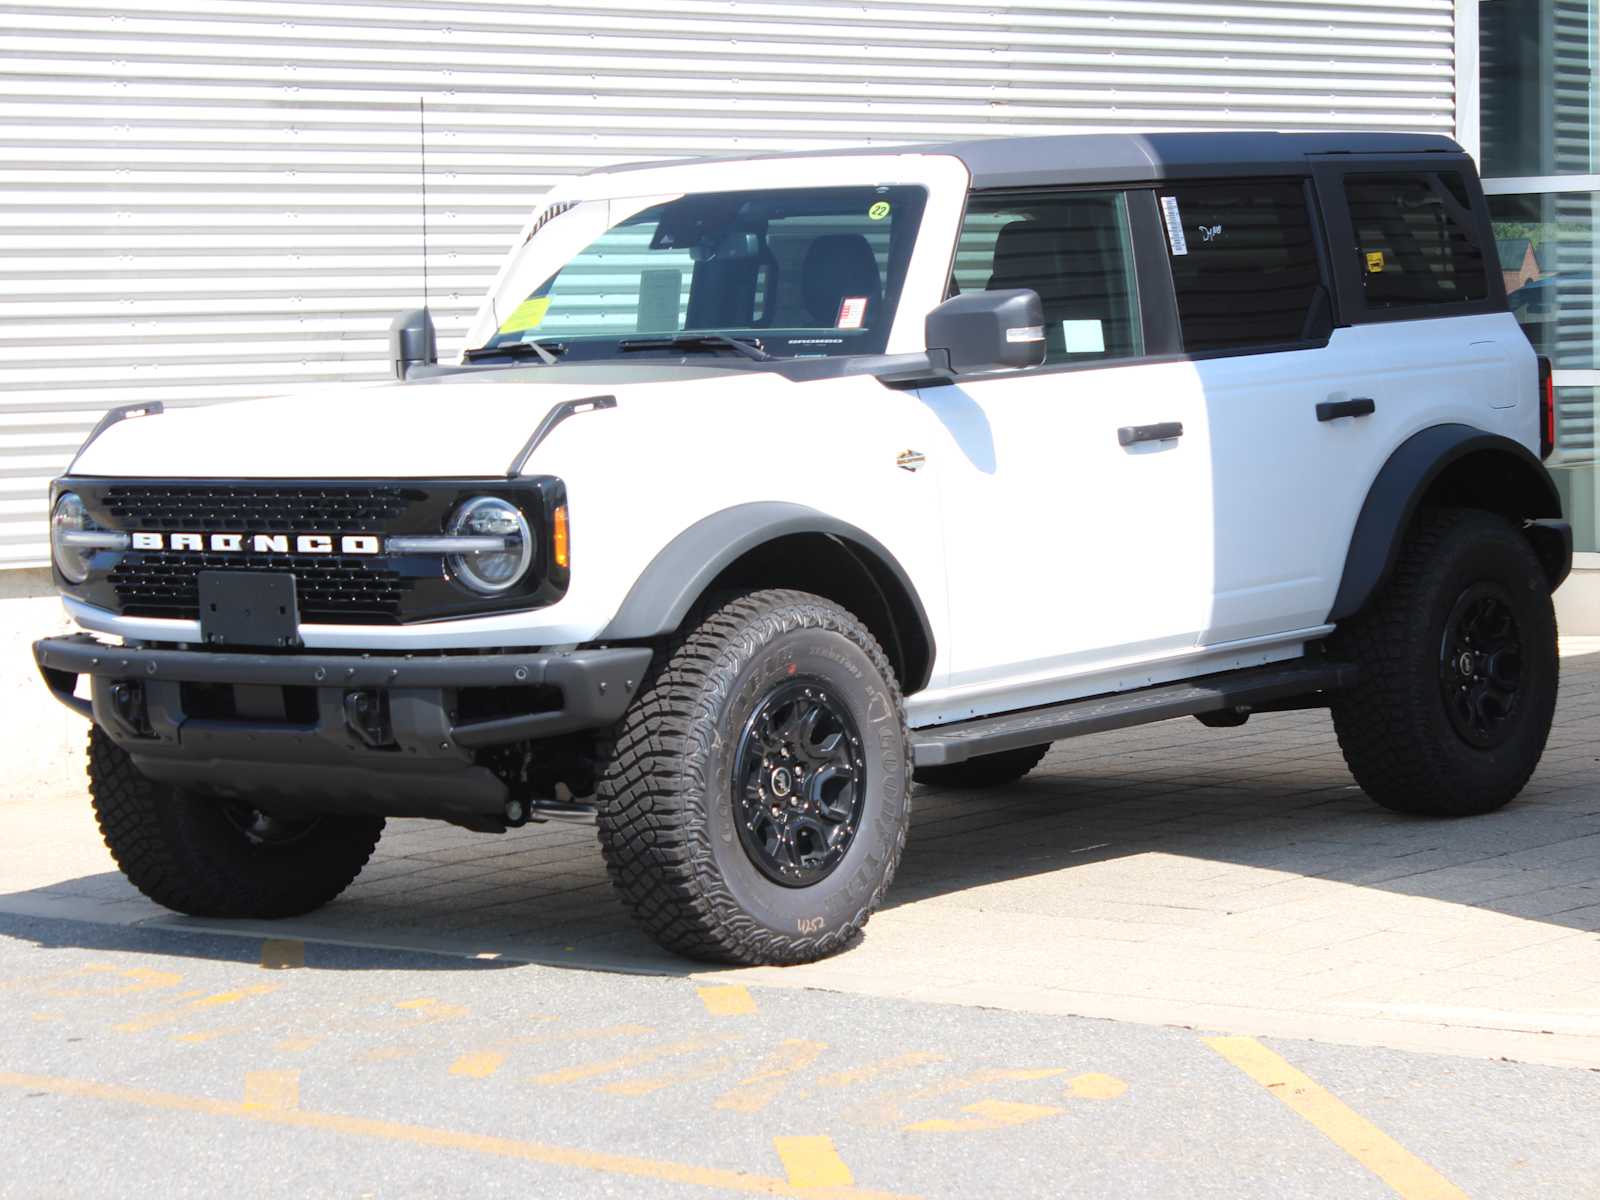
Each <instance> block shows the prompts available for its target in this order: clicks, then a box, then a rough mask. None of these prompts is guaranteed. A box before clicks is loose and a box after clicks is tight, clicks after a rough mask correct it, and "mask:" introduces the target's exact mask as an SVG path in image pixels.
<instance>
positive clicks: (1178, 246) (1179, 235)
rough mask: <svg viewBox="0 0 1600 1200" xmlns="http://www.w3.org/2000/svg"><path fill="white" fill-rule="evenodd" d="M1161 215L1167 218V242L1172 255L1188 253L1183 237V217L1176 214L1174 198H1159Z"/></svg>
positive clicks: (1187, 244)
mask: <svg viewBox="0 0 1600 1200" xmlns="http://www.w3.org/2000/svg"><path fill="white" fill-rule="evenodd" d="M1161 213H1162V215H1163V216H1165V217H1166V218H1167V241H1168V242H1169V243H1170V244H1171V246H1172V252H1173V253H1174V254H1187V253H1189V243H1188V242H1187V241H1186V240H1185V239H1184V236H1183V216H1182V214H1180V213H1179V212H1178V198H1177V197H1176V196H1163V197H1161Z"/></svg>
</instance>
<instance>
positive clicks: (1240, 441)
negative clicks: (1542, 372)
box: [1184, 313, 1538, 644]
mask: <svg viewBox="0 0 1600 1200" xmlns="http://www.w3.org/2000/svg"><path fill="white" fill-rule="evenodd" d="M1534 375H1535V366H1534V361H1533V351H1532V349H1531V348H1530V347H1529V346H1528V341H1527V339H1526V338H1525V337H1523V336H1522V333H1521V331H1520V330H1519V329H1518V328H1517V325H1516V322H1515V321H1514V319H1513V318H1512V317H1511V316H1510V314H1508V313H1500V314H1492V315H1486V316H1472V317H1451V318H1447V319H1441V320H1431V321H1394V322H1388V323H1383V324H1371V325H1357V326H1353V327H1350V328H1345V329H1336V330H1335V331H1334V332H1333V336H1332V337H1331V338H1330V339H1329V340H1328V344H1327V345H1326V346H1324V347H1322V348H1320V349H1314V350H1293V351H1288V352H1286V353H1282V354H1249V355H1240V356H1233V357H1227V358H1214V359H1208V360H1206V361H1203V362H1199V363H1196V364H1194V369H1193V371H1192V373H1191V374H1190V375H1189V377H1188V383H1189V386H1190V387H1191V388H1192V389H1197V393H1198V394H1197V396H1196V397H1193V398H1195V399H1197V401H1198V403H1199V404H1200V406H1201V407H1202V408H1203V411H1204V413H1205V423H1206V426H1207V428H1208V430H1209V454H1210V458H1211V462H1210V470H1209V479H1210V487H1209V489H1208V491H1207V493H1205V500H1204V501H1201V502H1202V503H1206V504H1207V506H1208V507H1209V509H1210V512H1209V514H1208V518H1209V520H1210V528H1209V530H1208V531H1207V532H1208V534H1209V537H1208V539H1207V540H1208V541H1209V543H1210V545H1211V547H1212V549H1213V551H1214V555H1215V557H1214V559H1213V564H1212V574H1213V576H1214V580H1215V594H1214V597H1213V601H1212V611H1211V613H1210V616H1209V619H1208V620H1207V621H1206V623H1205V633H1204V636H1203V639H1202V640H1203V641H1204V642H1205V643H1207V644H1215V643H1224V642H1232V641H1237V640H1238V639H1240V638H1253V637H1261V636H1264V635H1268V634H1272V633H1277V632H1281V631H1282V630H1284V629H1285V628H1299V627H1302V626H1307V625H1314V624H1317V623H1319V622H1321V621H1322V620H1323V618H1325V617H1326V616H1327V614H1328V611H1329V609H1330V608H1331V607H1332V605H1333V599H1334V595H1335V593H1336V592H1337V591H1338V589H1339V579H1340V575H1341V573H1342V571H1343V568H1344V561H1345V555H1346V553H1347V551H1348V549H1349V546H1350V537H1351V534H1352V533H1353V532H1354V531H1355V525H1356V518H1357V516H1358V515H1359V514H1360V511H1361V505H1362V502H1363V501H1364V500H1365V499H1366V495H1367V489H1368V487H1369V486H1370V484H1371V482H1372V480H1373V479H1375V478H1376V477H1377V474H1378V471H1379V470H1380V469H1381V468H1382V467H1383V464H1384V463H1385V462H1386V461H1387V460H1388V458H1389V456H1390V454H1392V453H1393V452H1394V451H1395V449H1396V448H1397V447H1399V445H1400V444H1401V443H1402V442H1404V441H1405V440H1406V439H1407V438H1409V437H1410V436H1411V435H1412V434H1414V433H1416V432H1418V431H1419V430H1422V429H1425V428H1427V427H1428V426H1430V425H1444V424H1450V423H1460V424H1465V425H1472V426H1476V427H1478V428H1481V429H1486V430H1489V431H1491V432H1496V433H1504V434H1506V435H1507V436H1508V437H1512V438H1513V439H1515V440H1518V441H1521V442H1522V443H1523V444H1524V445H1528V444H1529V437H1530V435H1533V434H1534V433H1535V431H1536V430H1537V423H1536V418H1535V416H1534V414H1533V413H1531V412H1530V411H1528V409H1527V408H1523V409H1522V411H1520V412H1519V411H1518V408H1517V407H1516V405H1515V400H1516V398H1517V397H1518V396H1522V397H1526V398H1527V399H1528V400H1530V401H1531V399H1532V395H1533V393H1532V390H1531V388H1530V387H1529V386H1528V384H1529V382H1530V381H1531V380H1532V379H1533V378H1534ZM1519 379H1520V383H1519ZM1358 397H1365V398H1368V399H1371V400H1372V401H1373V402H1374V404H1375V405H1376V412H1374V413H1373V414H1372V415H1371V416H1366V417H1345V418H1340V419H1337V420H1333V421H1318V420H1317V417H1316V407H1317V405H1318V404H1319V403H1321V402H1323V401H1335V402H1337V401H1341V400H1350V399H1355V398H1358ZM1507 398H1510V399H1511V401H1512V407H1508V408H1500V407H1496V406H1497V405H1498V404H1500V403H1502V402H1503V401H1504V400H1506V399H1507ZM1184 441H1185V442H1187V441H1188V438H1187V437H1185V439H1184ZM1529 448H1530V449H1531V450H1532V451H1533V452H1534V453H1537V452H1538V444H1537V441H1534V443H1533V444H1532V445H1530V446H1529ZM1198 495H1199V494H1198V493H1197V497H1198Z"/></svg>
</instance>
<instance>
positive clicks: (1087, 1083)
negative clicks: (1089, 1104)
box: [1067, 1074, 1128, 1100]
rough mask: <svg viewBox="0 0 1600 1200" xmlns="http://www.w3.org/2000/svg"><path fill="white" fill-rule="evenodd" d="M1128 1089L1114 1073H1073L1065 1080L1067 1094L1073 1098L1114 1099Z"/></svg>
mask: <svg viewBox="0 0 1600 1200" xmlns="http://www.w3.org/2000/svg"><path fill="white" fill-rule="evenodd" d="M1127 1090H1128V1085H1127V1083H1126V1082H1125V1081H1124V1080H1121V1079H1118V1078H1117V1077H1116V1076H1115V1075H1095V1074H1089V1075H1074V1076H1073V1077H1072V1078H1071V1079H1069V1080H1067V1095H1069V1096H1071V1097H1072V1098H1073V1099H1074V1100H1115V1099H1116V1098H1117V1097H1118V1096H1120V1095H1122V1093H1123V1092H1125V1091H1127Z"/></svg>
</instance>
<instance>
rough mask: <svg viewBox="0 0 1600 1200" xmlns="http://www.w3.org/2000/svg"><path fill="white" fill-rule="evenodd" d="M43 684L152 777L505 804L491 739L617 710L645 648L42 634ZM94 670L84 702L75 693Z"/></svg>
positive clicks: (224, 787)
mask: <svg viewBox="0 0 1600 1200" xmlns="http://www.w3.org/2000/svg"><path fill="white" fill-rule="evenodd" d="M33 652H34V659H35V661H36V662H37V663H38V665H39V671H40V673H41V674H42V675H43V676H44V681H45V683H46V685H47V686H48V687H49V688H50V690H51V692H52V693H53V694H54V695H55V696H56V698H57V699H58V700H60V701H61V702H62V703H64V704H66V705H67V706H68V707H70V708H73V709H75V710H76V711H78V712H81V713H83V714H84V715H85V716H89V717H92V718H93V720H94V722H95V724H97V725H98V726H100V728H101V729H103V730H104V731H105V733H106V734H107V736H109V737H110V738H111V739H112V740H113V741H115V742H116V743H117V744H118V745H120V746H121V747H122V748H123V749H125V750H126V751H127V752H128V753H129V754H130V755H131V756H132V758H133V760H134V764H135V766H137V767H138V768H139V770H140V771H141V772H143V773H144V774H145V775H147V776H148V777H150V778H152V779H155V780H158V781H161V782H165V783H171V784H174V785H176V786H180V787H194V788H204V789H205V790H206V791H208V792H212V793H216V794H219V795H225V796H234V797H238V798H241V799H253V800H256V801H258V802H261V801H272V802H273V803H274V804H275V806H276V807H277V808H280V809H292V808H299V807H304V808H306V809H308V810H311V809H315V810H318V811H360V812H375V813H381V814H383V815H387V816H437V817H446V818H449V819H454V818H457V817H465V816H484V815H492V814H496V813H499V812H501V811H502V810H503V809H504V806H505V802H506V800H507V799H508V798H510V790H509V788H508V786H507V784H506V783H505V781H504V780H503V779H502V778H501V776H500V775H497V774H496V773H495V772H493V771H491V770H489V769H487V768H486V767H484V766H482V765H480V758H481V752H482V751H484V750H488V749H491V748H493V747H496V746H504V745H508V744H510V743H514V742H522V741H526V740H530V739H539V738H547V737H553V736H556V735H559V734H564V733H572V732H576V731H582V730H589V729H602V728H605V727H606V726H609V725H611V724H613V723H614V722H616V721H617V720H618V719H619V718H620V717H621V716H622V714H623V712H624V710H625V709H626V708H627V706H628V704H629V702H630V701H631V700H632V698H633V696H634V694H635V693H636V692H637V690H638V687H639V684H640V682H641V681H642V679H643V675H644V671H645V669H646V668H647V667H648V666H649V663H650V656H651V651H650V650H649V648H647V647H636V646H628V647H616V648H611V649H601V650H573V651H566V652H560V651H544V652H531V653H508V654H473V655H455V654H426V655H353V654H249V653H220V652H212V651H204V650H175V649H140V648H133V647H125V646H109V645H106V644H105V643H103V642H99V641H96V640H95V639H94V638H92V637H89V636H87V635H82V634H80V635H76V636H73V637H64V638H46V639H44V640H43V641H39V642H35V643H34V647H33ZM80 675H87V676H89V677H90V681H91V685H90V697H91V698H90V699H88V700H85V699H83V698H81V697H78V696H76V695H74V691H75V688H76V686H77V680H78V676H80Z"/></svg>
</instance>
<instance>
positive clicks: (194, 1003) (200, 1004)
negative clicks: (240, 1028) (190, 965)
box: [112, 983, 278, 1033]
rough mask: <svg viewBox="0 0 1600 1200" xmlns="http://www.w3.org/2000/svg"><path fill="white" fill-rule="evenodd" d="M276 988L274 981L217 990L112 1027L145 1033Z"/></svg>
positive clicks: (121, 1030) (119, 1030)
mask: <svg viewBox="0 0 1600 1200" xmlns="http://www.w3.org/2000/svg"><path fill="white" fill-rule="evenodd" d="M277 990H278V985H277V984H275V983H258V984H256V985H255V986H254V987H247V988H239V989H237V990H236V991H232V992H218V993H217V994H216V995H214V996H204V997H202V998H201V999H199V1000H191V1001H190V1002H189V1003H187V1004H181V1005H178V1006H177V1007H175V1008H162V1009H157V1010H156V1011H155V1012H148V1013H145V1014H144V1015H143V1016H142V1017H135V1018H133V1020H131V1021H123V1022H122V1023H121V1024H120V1025H115V1026H113V1027H112V1028H114V1029H115V1030H116V1031H117V1032H118V1033H147V1032H149V1031H150V1030H152V1029H158V1028H160V1027H161V1026H162V1025H171V1024H173V1023H174V1022H176V1021H181V1020H183V1018H185V1017H187V1016H190V1015H192V1014H194V1013H200V1012H206V1011H209V1010H210V1009H213V1008H218V1007H220V1006H222V1005H224V1004H237V1003H239V1001H241V1000H248V999H249V998H250V997H252V996H264V995H266V994H267V993H268V992H275V991H277Z"/></svg>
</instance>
